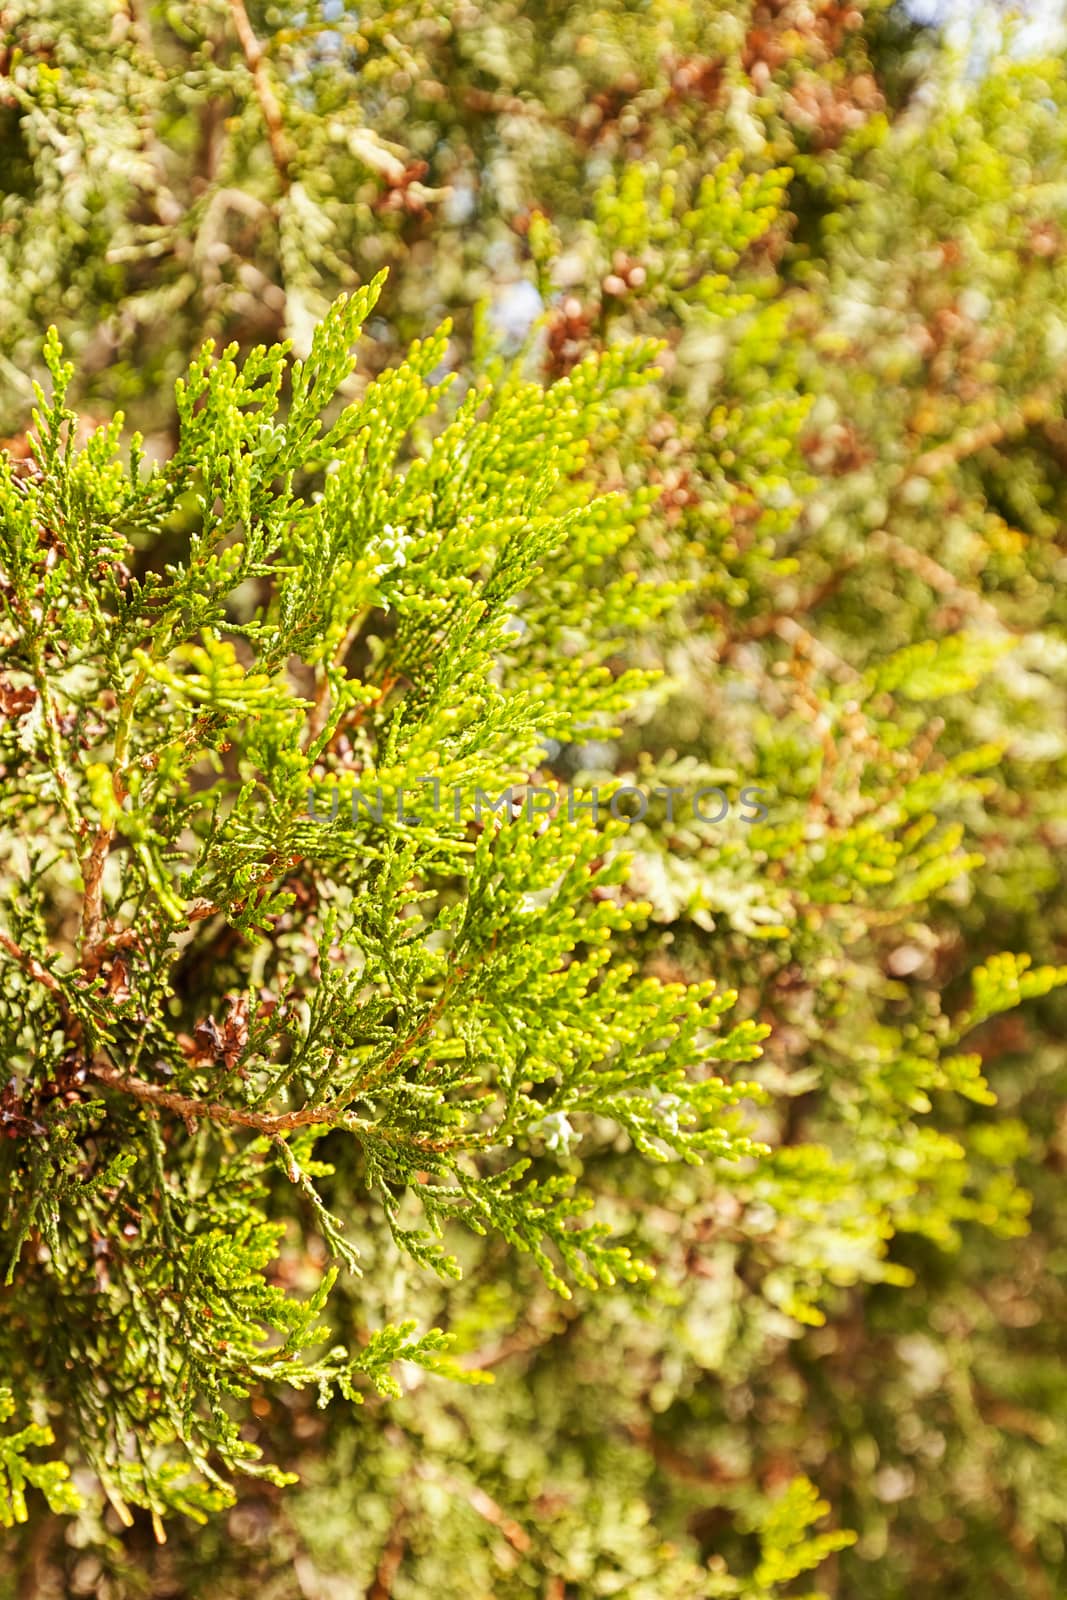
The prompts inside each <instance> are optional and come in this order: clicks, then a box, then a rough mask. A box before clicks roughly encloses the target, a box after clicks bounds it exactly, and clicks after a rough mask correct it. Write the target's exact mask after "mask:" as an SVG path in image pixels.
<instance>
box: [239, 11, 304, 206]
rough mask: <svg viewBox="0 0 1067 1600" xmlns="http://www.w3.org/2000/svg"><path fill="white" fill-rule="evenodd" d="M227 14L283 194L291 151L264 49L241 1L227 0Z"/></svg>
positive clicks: (288, 184)
mask: <svg viewBox="0 0 1067 1600" xmlns="http://www.w3.org/2000/svg"><path fill="white" fill-rule="evenodd" d="M230 15H231V17H232V18H233V27H234V32H235V33H236V34H237V38H238V41H239V42H240V46H241V49H242V51H243V52H244V58H245V61H246V62H247V63H248V70H249V72H250V73H251V74H252V82H253V84H254V86H255V91H256V99H257V100H258V101H259V108H260V110H261V111H262V113H263V121H264V122H265V123H266V126H267V141H268V143H269V144H270V153H271V156H272V158H273V160H274V166H275V169H276V171H277V173H278V179H279V181H280V183H281V186H282V192H283V193H285V192H286V191H287V190H288V189H289V186H290V183H291V182H292V178H291V172H290V168H291V165H292V159H293V158H292V152H291V149H290V146H289V139H288V136H287V134H286V131H285V123H284V120H283V118H282V108H281V106H280V105H279V104H278V97H277V95H276V94H275V93H274V88H273V85H272V84H271V81H270V73H269V71H268V69H267V59H266V51H265V50H264V49H263V46H262V45H261V44H260V42H259V40H258V39H257V38H256V35H255V32H254V30H253V27H252V24H251V22H249V20H248V12H247V11H246V10H245V3H244V0H230Z"/></svg>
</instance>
